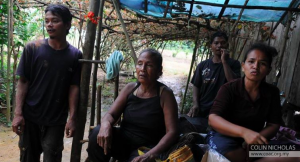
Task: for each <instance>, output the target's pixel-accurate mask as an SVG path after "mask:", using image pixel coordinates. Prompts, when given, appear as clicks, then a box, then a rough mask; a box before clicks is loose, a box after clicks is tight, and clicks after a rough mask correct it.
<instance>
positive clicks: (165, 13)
mask: <svg viewBox="0 0 300 162" xmlns="http://www.w3.org/2000/svg"><path fill="white" fill-rule="evenodd" d="M169 5H170V0H168V2H167V6H166V9H165V11H164V18H166V16H167V13H168V9H169Z"/></svg>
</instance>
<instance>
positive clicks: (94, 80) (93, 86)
mask: <svg viewBox="0 0 300 162" xmlns="http://www.w3.org/2000/svg"><path fill="white" fill-rule="evenodd" d="M103 6H104V0H102V1H101V2H100V7H99V8H100V9H99V16H100V20H99V22H98V36H97V40H96V56H95V60H99V59H100V42H101V33H102V17H103ZM97 72H98V64H94V66H93V82H92V105H91V117H90V125H91V126H93V125H94V124H95V105H96V88H97V87H96V83H97Z"/></svg>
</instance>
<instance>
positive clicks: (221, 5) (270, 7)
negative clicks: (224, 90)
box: [171, 0, 300, 12]
mask: <svg viewBox="0 0 300 162" xmlns="http://www.w3.org/2000/svg"><path fill="white" fill-rule="evenodd" d="M171 1H172V2H185V3H191V1H183V0H171ZM194 4H202V5H208V6H217V7H225V8H243V7H244V6H243V5H231V4H217V3H211V2H200V1H195V2H194ZM244 8H245V9H263V10H276V11H293V12H300V9H299V8H288V7H272V6H246V7H244Z"/></svg>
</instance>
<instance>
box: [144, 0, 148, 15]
mask: <svg viewBox="0 0 300 162" xmlns="http://www.w3.org/2000/svg"><path fill="white" fill-rule="evenodd" d="M144 5H145V8H144V12H145V13H147V12H148V0H144Z"/></svg>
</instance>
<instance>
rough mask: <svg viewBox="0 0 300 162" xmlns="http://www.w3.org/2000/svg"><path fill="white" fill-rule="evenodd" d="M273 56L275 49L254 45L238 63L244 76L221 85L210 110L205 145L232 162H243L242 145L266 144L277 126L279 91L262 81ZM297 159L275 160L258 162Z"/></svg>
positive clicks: (278, 118) (243, 147)
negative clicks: (209, 127) (240, 63)
mask: <svg viewBox="0 0 300 162" xmlns="http://www.w3.org/2000/svg"><path fill="white" fill-rule="evenodd" d="M274 55H277V51H276V49H275V48H273V47H270V46H267V45H265V44H262V43H257V44H254V45H253V46H252V47H251V48H250V49H249V50H248V51H247V53H246V55H245V58H244V61H243V62H242V70H243V72H244V73H245V76H244V77H243V78H240V79H236V80H234V81H232V82H229V83H227V84H225V85H223V86H222V87H221V89H220V90H219V92H218V95H217V97H216V99H215V101H214V104H213V107H212V109H211V111H210V115H209V124H210V125H211V127H212V128H213V130H212V131H211V132H209V134H208V137H207V142H208V144H209V145H210V146H211V148H213V149H215V150H217V151H218V152H219V153H221V154H222V155H224V156H225V157H226V158H228V159H229V160H230V161H232V162H243V161H246V160H247V156H248V155H247V152H246V149H245V148H246V146H247V145H249V144H268V139H270V138H272V137H273V136H274V135H275V134H276V132H277V131H278V129H279V127H280V124H281V106H280V98H279V90H278V88H277V87H275V86H273V85H271V84H268V83H266V82H265V77H266V75H268V74H269V73H270V71H271V64H272V57H273V56H274ZM298 159H299V158H298ZM298 159H297V158H284V159H282V158H276V157H275V158H261V159H258V161H260V160H262V161H266V160H271V161H273V162H274V161H289V160H291V161H295V160H298ZM250 160H251V159H250ZM252 160H253V159H252ZM256 160H257V159H256Z"/></svg>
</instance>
